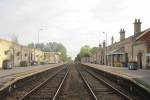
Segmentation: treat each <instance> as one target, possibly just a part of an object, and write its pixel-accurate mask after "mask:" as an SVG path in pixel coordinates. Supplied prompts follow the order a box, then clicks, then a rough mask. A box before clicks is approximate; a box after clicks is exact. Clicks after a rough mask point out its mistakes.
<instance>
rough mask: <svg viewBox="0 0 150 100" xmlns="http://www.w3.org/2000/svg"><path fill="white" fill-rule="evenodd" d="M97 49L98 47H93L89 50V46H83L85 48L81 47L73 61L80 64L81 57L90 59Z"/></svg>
mask: <svg viewBox="0 0 150 100" xmlns="http://www.w3.org/2000/svg"><path fill="white" fill-rule="evenodd" d="M98 49H99V48H98V47H93V48H92V49H91V47H90V46H89V45H85V46H83V47H81V49H80V53H79V54H78V55H77V57H76V58H75V61H76V62H81V58H82V57H90V56H92V53H94V52H96V51H97V50H98Z"/></svg>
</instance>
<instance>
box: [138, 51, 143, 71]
mask: <svg viewBox="0 0 150 100" xmlns="http://www.w3.org/2000/svg"><path fill="white" fill-rule="evenodd" d="M138 56H139V68H140V69H142V54H141V53H139V55H138Z"/></svg>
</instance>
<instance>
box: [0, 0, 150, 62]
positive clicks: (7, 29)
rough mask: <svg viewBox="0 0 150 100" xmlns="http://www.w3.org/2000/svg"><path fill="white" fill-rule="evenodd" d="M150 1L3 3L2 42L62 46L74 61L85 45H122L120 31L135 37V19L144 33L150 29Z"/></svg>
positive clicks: (0, 19)
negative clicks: (14, 35) (138, 20)
mask: <svg viewBox="0 0 150 100" xmlns="http://www.w3.org/2000/svg"><path fill="white" fill-rule="evenodd" d="M149 4H150V0H0V38H1V39H5V40H8V41H11V38H10V36H11V35H12V34H16V35H18V38H19V44H21V45H27V44H28V43H31V42H34V43H37V42H38V29H43V30H40V31H39V34H40V38H39V41H40V42H43V43H48V42H58V43H62V44H63V45H64V46H65V47H66V49H67V54H68V56H71V57H72V59H73V60H74V58H75V57H76V55H77V54H78V53H79V52H80V48H81V47H82V46H85V45H90V47H94V46H98V45H99V43H102V42H103V41H104V40H105V39H106V34H103V32H106V33H107V35H108V36H107V45H110V44H111V37H112V36H113V37H114V40H115V41H116V42H118V41H119V40H120V33H119V31H120V29H121V28H124V29H125V31H126V35H125V37H126V38H127V37H129V36H131V35H133V34H134V26H133V23H134V21H135V19H140V20H141V22H142V25H141V27H142V29H141V30H142V31H143V30H145V29H147V28H150V5H149Z"/></svg>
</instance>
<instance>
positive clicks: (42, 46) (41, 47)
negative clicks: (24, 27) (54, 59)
mask: <svg viewBox="0 0 150 100" xmlns="http://www.w3.org/2000/svg"><path fill="white" fill-rule="evenodd" d="M39 48H40V50H41V51H44V49H45V44H44V43H41V44H39Z"/></svg>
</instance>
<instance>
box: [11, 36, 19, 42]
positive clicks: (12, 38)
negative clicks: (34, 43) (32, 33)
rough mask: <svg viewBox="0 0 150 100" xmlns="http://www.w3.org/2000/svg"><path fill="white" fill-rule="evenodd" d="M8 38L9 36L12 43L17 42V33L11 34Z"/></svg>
mask: <svg viewBox="0 0 150 100" xmlns="http://www.w3.org/2000/svg"><path fill="white" fill-rule="evenodd" d="M10 38H11V42H12V43H16V44H19V40H18V35H16V34H12V36H10Z"/></svg>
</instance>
